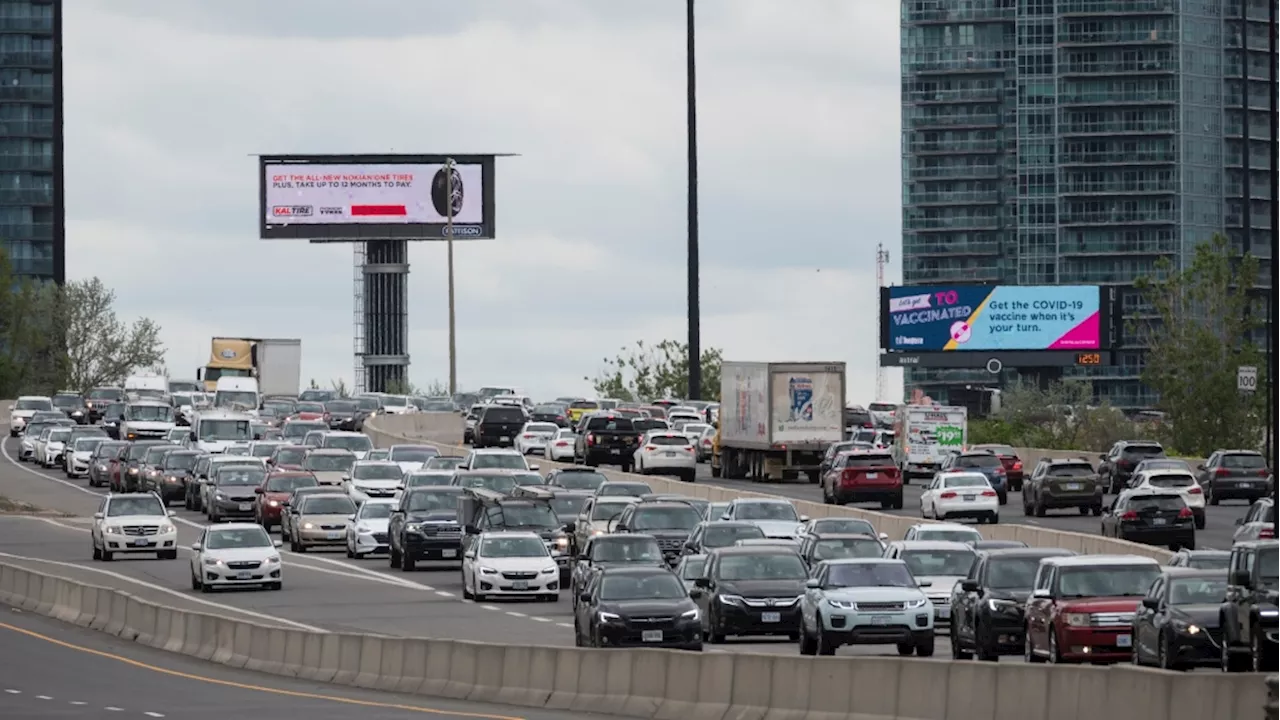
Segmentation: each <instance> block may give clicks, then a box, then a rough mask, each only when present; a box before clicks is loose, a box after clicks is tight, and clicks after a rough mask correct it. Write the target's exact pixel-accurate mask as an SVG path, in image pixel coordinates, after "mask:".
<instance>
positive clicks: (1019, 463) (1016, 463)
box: [1013, 460, 1022, 470]
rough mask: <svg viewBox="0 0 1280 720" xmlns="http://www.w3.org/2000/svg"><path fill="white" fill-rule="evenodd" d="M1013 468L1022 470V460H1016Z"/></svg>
mask: <svg viewBox="0 0 1280 720" xmlns="http://www.w3.org/2000/svg"><path fill="white" fill-rule="evenodd" d="M1013 469H1014V470H1021V469H1022V461H1021V460H1014V461H1013Z"/></svg>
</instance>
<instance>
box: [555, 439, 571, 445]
mask: <svg viewBox="0 0 1280 720" xmlns="http://www.w3.org/2000/svg"><path fill="white" fill-rule="evenodd" d="M556 447H569V443H567V442H565V441H563V440H559V441H557V442H556Z"/></svg>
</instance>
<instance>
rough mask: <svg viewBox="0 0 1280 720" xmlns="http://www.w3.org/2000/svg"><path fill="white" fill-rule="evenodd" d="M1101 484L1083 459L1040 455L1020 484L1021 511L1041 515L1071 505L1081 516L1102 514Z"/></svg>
mask: <svg viewBox="0 0 1280 720" xmlns="http://www.w3.org/2000/svg"><path fill="white" fill-rule="evenodd" d="M1104 484H1105V482H1101V483H1100V482H1098V473H1097V471H1095V470H1094V469H1093V466H1092V465H1090V464H1089V461H1088V460H1085V459H1084V458H1075V459H1070V458H1063V459H1055V458H1043V459H1042V460H1040V462H1039V463H1037V464H1036V466H1035V469H1034V470H1032V471H1031V477H1029V478H1027V479H1026V481H1025V482H1024V483H1023V484H1022V514H1023V515H1028V516H1030V515H1035V516H1036V517H1044V516H1045V515H1046V514H1047V513H1048V511H1050V510H1058V509H1063V508H1074V509H1075V510H1076V512H1078V513H1080V514H1081V515H1087V514H1088V513H1090V512H1092V513H1093V514H1094V515H1095V516H1098V515H1101V514H1102V491H1103V489H1104V488H1103V485H1104Z"/></svg>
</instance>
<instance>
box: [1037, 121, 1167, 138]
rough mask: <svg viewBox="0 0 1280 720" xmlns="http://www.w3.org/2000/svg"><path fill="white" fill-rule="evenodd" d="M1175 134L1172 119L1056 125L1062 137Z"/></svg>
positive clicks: (1065, 122)
mask: <svg viewBox="0 0 1280 720" xmlns="http://www.w3.org/2000/svg"><path fill="white" fill-rule="evenodd" d="M1175 132H1177V122H1176V121H1175V120H1173V119H1172V118H1168V119H1163V120H1151V121H1149V122H1142V121H1140V122H1129V121H1125V120H1115V121H1112V122H1075V121H1071V120H1068V121H1064V122H1060V123H1059V124H1058V135H1059V136H1063V137H1068V136H1069V137H1124V136H1126V135H1142V136H1146V135H1172V134H1173V133H1175Z"/></svg>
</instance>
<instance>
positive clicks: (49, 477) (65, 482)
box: [0, 441, 102, 498]
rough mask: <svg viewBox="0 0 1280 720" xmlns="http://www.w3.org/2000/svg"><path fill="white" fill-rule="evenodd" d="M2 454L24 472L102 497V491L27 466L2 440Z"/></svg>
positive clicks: (86, 493)
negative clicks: (16, 457) (14, 457)
mask: <svg viewBox="0 0 1280 720" xmlns="http://www.w3.org/2000/svg"><path fill="white" fill-rule="evenodd" d="M0 455H3V456H4V459H5V460H8V461H9V464H10V465H13V466H14V467H16V468H18V469H19V470H22V471H23V472H29V473H31V474H32V475H35V476H36V477H39V478H44V479H45V480H52V481H54V482H56V483H58V484H59V485H65V486H67V487H69V488H71V489H72V490H75V491H77V492H82V493H84V494H85V495H92V496H94V497H96V498H101V497H102V493H100V492H96V491H94V490H90V489H89V488H87V487H84V486H83V485H77V484H75V483H73V482H71V481H69V480H63V479H62V478H56V477H53V476H52V475H45V474H44V473H42V472H38V471H36V470H35V469H34V468H29V467H27V466H26V465H24V464H22V463H20V462H18V461H17V460H14V459H13V456H12V455H10V454H9V449H8V448H6V447H5V443H4V442H3V441H0Z"/></svg>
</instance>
